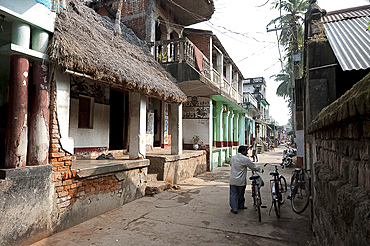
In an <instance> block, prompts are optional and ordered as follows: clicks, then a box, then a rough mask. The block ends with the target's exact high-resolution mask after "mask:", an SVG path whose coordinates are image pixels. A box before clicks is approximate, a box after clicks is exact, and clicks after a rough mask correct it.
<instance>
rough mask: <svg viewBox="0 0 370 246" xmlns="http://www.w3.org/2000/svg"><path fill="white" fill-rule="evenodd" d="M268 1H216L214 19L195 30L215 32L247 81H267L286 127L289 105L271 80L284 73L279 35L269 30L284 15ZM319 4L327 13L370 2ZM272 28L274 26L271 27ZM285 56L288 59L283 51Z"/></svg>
mask: <svg viewBox="0 0 370 246" xmlns="http://www.w3.org/2000/svg"><path fill="white" fill-rule="evenodd" d="M266 2H267V0H214V4H215V12H214V14H213V15H212V17H211V19H210V20H209V21H206V22H202V23H199V24H196V25H193V26H191V28H197V29H203V30H210V31H212V32H213V34H215V35H216V36H217V37H218V39H219V40H220V41H221V43H222V45H223V46H224V48H225V49H226V51H227V53H228V54H229V56H230V57H231V59H233V61H234V62H235V64H236V65H237V66H238V68H239V70H240V71H241V72H242V73H243V76H244V78H254V77H264V78H265V80H266V86H267V87H266V91H267V95H266V100H267V102H268V103H269V104H270V116H271V117H272V118H273V119H274V120H276V121H277V122H278V123H279V125H285V124H287V123H288V119H289V117H290V116H289V109H288V106H287V105H288V104H287V103H286V102H285V100H284V99H283V98H282V97H278V96H277V95H276V89H277V87H278V85H279V83H278V82H275V81H274V80H273V78H270V77H271V76H272V75H274V74H278V73H279V72H280V71H281V63H280V62H279V57H280V55H279V46H278V43H277V36H276V32H274V31H273V32H267V30H266V25H267V24H268V23H269V22H270V21H271V20H272V19H275V18H276V17H278V16H279V14H280V13H279V11H278V10H274V9H271V7H272V5H271V3H272V2H273V0H269V2H268V3H267V4H266V5H264V6H261V5H263V4H264V3H266ZM317 3H318V5H319V6H320V7H321V8H322V9H325V10H326V11H327V12H330V11H334V10H338V9H345V8H351V7H356V6H362V5H367V4H370V3H369V2H368V1H367V0H318V1H317ZM258 6H261V7H258ZM271 28H274V26H270V27H269V29H271ZM278 34H279V33H278ZM280 50H281V47H280ZM281 56H282V57H283V56H284V54H283V53H282V52H281Z"/></svg>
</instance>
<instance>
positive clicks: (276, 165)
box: [263, 163, 283, 167]
mask: <svg viewBox="0 0 370 246" xmlns="http://www.w3.org/2000/svg"><path fill="white" fill-rule="evenodd" d="M267 165H270V166H274V167H283V165H281V164H271V163H265V164H264V165H263V166H264V167H266V166H267Z"/></svg>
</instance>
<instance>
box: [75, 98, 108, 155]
mask: <svg viewBox="0 0 370 246" xmlns="http://www.w3.org/2000/svg"><path fill="white" fill-rule="evenodd" d="M78 108H79V103H78V99H74V98H71V118H70V128H69V134H70V136H71V137H73V139H74V142H75V148H85V147H109V125H110V123H109V113H110V112H109V110H110V106H109V105H104V104H100V103H94V107H93V108H94V114H93V127H92V129H85V128H78Z"/></svg>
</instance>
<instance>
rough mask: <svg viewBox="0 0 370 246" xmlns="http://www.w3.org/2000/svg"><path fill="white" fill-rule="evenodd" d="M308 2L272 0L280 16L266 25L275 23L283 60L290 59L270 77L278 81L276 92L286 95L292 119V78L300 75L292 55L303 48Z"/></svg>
mask: <svg viewBox="0 0 370 246" xmlns="http://www.w3.org/2000/svg"><path fill="white" fill-rule="evenodd" d="M309 4H310V3H309V0H274V1H273V2H272V6H273V7H272V8H275V9H278V10H280V16H279V17H277V18H275V19H273V20H271V21H270V23H269V24H268V25H267V26H269V25H272V24H275V26H276V24H277V25H278V27H279V28H280V30H281V32H280V36H279V38H278V42H279V43H280V44H281V45H282V46H283V47H284V51H285V54H286V57H285V60H286V58H288V61H290V62H288V63H287V64H285V67H284V68H283V70H282V71H281V73H280V74H277V75H274V76H272V77H275V81H276V82H280V85H279V87H278V89H277V91H276V94H277V95H278V96H282V97H284V98H286V97H288V99H287V101H288V102H289V109H290V111H291V116H292V120H294V110H293V108H294V102H293V83H294V79H297V78H299V77H300V65H299V61H297V60H294V59H293V57H294V55H296V54H299V53H300V52H301V51H302V49H303V37H304V32H303V21H304V14H305V13H306V11H307V10H308V6H309ZM283 11H284V12H283ZM282 12H283V13H282ZM292 65H293V66H292ZM293 127H294V124H293Z"/></svg>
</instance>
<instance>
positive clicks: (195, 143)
mask: <svg viewBox="0 0 370 246" xmlns="http://www.w3.org/2000/svg"><path fill="white" fill-rule="evenodd" d="M199 140H200V138H199V136H198V135H194V136H193V149H195V150H198V149H199Z"/></svg>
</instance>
